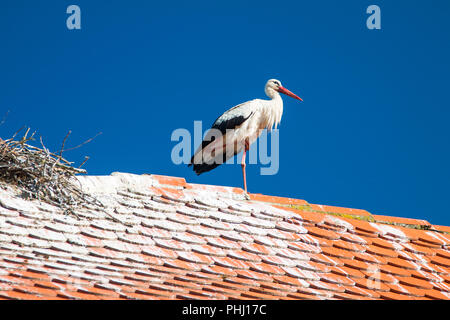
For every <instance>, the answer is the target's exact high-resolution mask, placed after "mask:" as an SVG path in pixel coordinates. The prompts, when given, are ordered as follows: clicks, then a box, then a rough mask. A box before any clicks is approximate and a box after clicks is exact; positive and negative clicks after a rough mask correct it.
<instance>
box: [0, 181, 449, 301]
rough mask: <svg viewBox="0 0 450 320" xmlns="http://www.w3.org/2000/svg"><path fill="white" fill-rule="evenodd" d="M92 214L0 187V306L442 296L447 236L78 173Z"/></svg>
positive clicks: (356, 215)
mask: <svg viewBox="0 0 450 320" xmlns="http://www.w3.org/2000/svg"><path fill="white" fill-rule="evenodd" d="M78 180H79V182H80V184H81V186H82V188H83V190H84V191H85V192H87V193H89V194H90V195H92V196H94V197H95V198H97V199H98V200H99V201H100V202H101V203H102V204H103V207H97V206H93V205H91V204H86V205H85V206H84V207H83V208H80V209H78V210H76V211H75V212H74V214H69V215H68V214H67V213H64V211H63V210H61V209H59V208H58V207H55V206H52V205H49V204H46V203H43V202H39V201H37V200H33V201H31V200H26V199H23V198H22V197H21V196H20V195H19V194H18V192H17V190H15V189H14V187H11V186H6V187H5V189H1V190H0V299H449V298H450V227H447V226H438V225H433V224H430V223H429V222H427V221H425V220H416V219H407V218H398V217H389V216H382V215H376V214H372V213H369V212H367V211H365V210H362V209H349V208H342V207H334V206H327V205H318V204H311V203H308V202H307V201H305V200H299V199H291V198H282V197H272V196H266V195H260V194H251V195H250V198H251V200H246V199H245V196H244V193H243V190H242V189H239V188H232V187H221V186H211V185H199V184H192V183H187V182H186V181H185V180H184V179H183V178H177V177H169V176H160V175H134V174H127V173H113V174H111V175H110V176H81V177H78Z"/></svg>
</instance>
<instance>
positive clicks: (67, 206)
mask: <svg viewBox="0 0 450 320" xmlns="http://www.w3.org/2000/svg"><path fill="white" fill-rule="evenodd" d="M23 129H24V128H21V129H20V130H19V131H17V132H16V133H15V134H14V135H13V137H12V138H10V139H7V140H1V139H0V181H1V182H4V183H8V184H13V185H16V186H17V187H18V188H19V189H20V190H21V191H22V193H23V196H24V197H27V198H33V199H38V200H40V201H45V202H48V203H50V204H53V205H57V206H59V207H60V208H62V209H64V210H66V211H67V212H72V213H74V209H76V208H77V207H78V206H80V205H85V204H93V205H96V206H98V205H100V206H101V204H100V203H99V202H98V201H97V200H96V199H95V198H93V197H91V196H90V195H88V194H86V193H84V192H83V191H82V189H81V188H80V187H79V186H78V185H77V184H76V183H74V182H76V178H75V175H76V174H80V173H86V170H84V169H81V168H75V167H72V164H73V163H72V162H69V161H67V160H66V159H64V158H63V157H62V153H63V151H67V150H64V145H65V143H66V140H67V138H68V136H69V135H70V131H69V133H68V134H67V135H66V137H65V138H64V140H63V143H62V147H61V150H60V152H59V154H55V153H52V152H50V151H49V150H48V149H47V148H46V147H45V145H44V143H43V141H42V137H41V138H40V143H41V148H39V147H35V146H32V145H30V144H29V142H30V141H31V140H34V135H35V132H33V133H32V134H31V135H30V136H28V134H29V132H30V128H27V130H26V132H25V134H24V135H23V137H22V138H21V139H20V140H15V137H16V135H17V134H18V133H19V132H20V131H22V130H23ZM97 135H98V134H97ZM94 138H95V137H94ZM92 139H93V138H91V139H89V140H88V141H87V142H89V141H91V140H92ZM87 142H85V143H87ZM85 143H83V144H85ZM83 144H81V145H83ZM81 145H80V146H81ZM77 147H79V146H77ZM72 149H73V148H72ZM69 150H70V149H69ZM85 161H86V160H85ZM83 163H84V162H83Z"/></svg>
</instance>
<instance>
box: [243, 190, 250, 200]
mask: <svg viewBox="0 0 450 320" xmlns="http://www.w3.org/2000/svg"><path fill="white" fill-rule="evenodd" d="M244 197H245V199H246V200H250V195H249V194H248V193H247V191H246V192H244Z"/></svg>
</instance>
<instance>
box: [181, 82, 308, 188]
mask: <svg viewBox="0 0 450 320" xmlns="http://www.w3.org/2000/svg"><path fill="white" fill-rule="evenodd" d="M265 92H266V95H267V96H268V97H269V98H270V100H262V99H254V100H250V101H247V102H244V103H242V104H239V105H237V106H235V107H233V108H231V109H229V110H227V111H225V113H224V114H222V115H221V116H220V117H219V118H217V120H216V121H215V122H214V124H213V125H212V127H211V129H210V130H209V131H208V132H207V134H206V136H205V138H204V139H203V142H202V144H201V145H200V146H199V147H198V149H197V151H196V152H195V153H194V155H193V156H192V158H191V162H190V164H189V166H191V165H193V168H194V171H195V173H197V175H200V174H201V173H203V172H207V171H210V170H212V169H214V168H216V167H217V166H219V165H221V164H222V163H224V162H226V161H227V160H228V159H229V158H231V157H233V156H234V155H236V154H238V153H239V152H241V151H242V150H243V151H244V152H243V154H242V161H241V166H242V175H243V178H244V190H245V193H246V194H247V181H246V177H245V156H246V153H247V151H248V150H249V148H250V145H251V144H252V143H253V142H255V140H256V139H257V138H258V137H259V136H260V134H261V132H262V130H263V129H268V130H269V131H270V130H271V129H272V128H273V127H274V126H275V128H276V127H277V125H278V124H279V123H280V121H281V116H282V114H283V100H282V99H281V96H280V94H279V92H281V93H284V94H286V95H288V96H290V97H292V98H295V99H298V100H300V101H303V100H302V99H301V98H300V97H298V96H296V95H295V94H294V93H292V92H291V91H289V90H288V89H286V88H284V87H282V86H281V82H280V81H278V80H276V79H270V80H269V81H267V83H266V87H265Z"/></svg>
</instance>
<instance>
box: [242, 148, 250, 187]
mask: <svg viewBox="0 0 450 320" xmlns="http://www.w3.org/2000/svg"><path fill="white" fill-rule="evenodd" d="M249 147H250V146H249V144H248V140H246V141H245V148H244V152H243V153H242V161H241V167H242V176H243V177H244V190H245V193H247V179H246V177H245V155H246V154H247V151H248V149H249Z"/></svg>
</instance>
